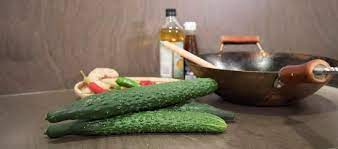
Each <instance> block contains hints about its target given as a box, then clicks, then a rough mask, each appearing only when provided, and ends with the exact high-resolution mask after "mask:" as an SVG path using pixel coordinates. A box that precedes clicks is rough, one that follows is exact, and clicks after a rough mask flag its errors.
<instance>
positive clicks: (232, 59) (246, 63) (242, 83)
mask: <svg viewBox="0 0 338 149" xmlns="http://www.w3.org/2000/svg"><path fill="white" fill-rule="evenodd" d="M253 43H255V44H258V46H259V47H261V46H260V45H259V37H257V36H252V37H248V36H246V37H242V36H241V37H233V36H231V37H223V38H222V46H221V49H223V45H225V44H253ZM199 56H200V57H201V58H202V59H204V60H206V61H208V62H210V63H212V64H214V65H215V66H216V67H217V68H216V69H215V68H208V67H202V66H200V65H197V64H195V63H191V62H190V63H189V67H190V68H191V70H192V71H193V73H194V74H195V75H196V76H197V77H208V78H213V79H215V80H216V81H217V82H218V84H219V88H218V90H217V91H216V93H217V94H218V95H220V96H221V97H223V98H224V99H225V100H227V101H230V102H233V103H239V104H246V105H255V106H281V105H288V104H290V103H293V102H296V101H298V100H300V99H302V98H304V97H306V96H309V95H311V94H313V93H314V92H316V91H317V90H318V89H320V88H321V87H322V86H323V85H325V84H326V83H328V82H329V81H330V79H331V78H332V74H330V73H328V72H329V71H326V73H324V71H321V70H323V69H322V68H331V67H330V66H338V61H337V60H334V59H331V58H327V57H320V56H313V55H309V54H299V53H268V52H267V51H262V50H259V51H258V50H257V51H250V52H247V51H241V52H240V51H236V52H223V51H220V52H219V53H216V54H203V55H199ZM333 69H334V68H333ZM317 70H318V71H317ZM321 72H322V73H321Z"/></svg>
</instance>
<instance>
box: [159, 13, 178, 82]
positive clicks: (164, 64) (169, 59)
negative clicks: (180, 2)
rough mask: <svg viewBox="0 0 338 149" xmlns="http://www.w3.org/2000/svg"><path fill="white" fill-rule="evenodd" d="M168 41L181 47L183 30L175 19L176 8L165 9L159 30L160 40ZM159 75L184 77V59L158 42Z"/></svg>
mask: <svg viewBox="0 0 338 149" xmlns="http://www.w3.org/2000/svg"><path fill="white" fill-rule="evenodd" d="M162 41H169V42H171V43H174V44H176V45H177V46H179V47H181V48H183V43H184V31H183V27H182V26H181V25H180V23H179V22H178V20H177V19H176V9H172V8H170V9H166V20H165V24H164V25H163V26H162V28H161V31H160V42H162ZM160 73H161V77H167V78H176V79H184V59H183V58H182V57H181V56H179V55H178V54H176V53H174V52H172V51H171V50H169V49H167V48H166V47H164V46H163V45H162V44H160Z"/></svg>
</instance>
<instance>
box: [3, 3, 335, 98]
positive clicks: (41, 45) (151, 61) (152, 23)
mask: <svg viewBox="0 0 338 149" xmlns="http://www.w3.org/2000/svg"><path fill="white" fill-rule="evenodd" d="M166 7H175V8H177V11H178V16H179V19H180V21H181V22H183V21H188V20H193V21H196V22H197V23H198V31H197V34H198V42H199V45H200V48H201V49H203V50H201V52H213V51H214V50H215V49H217V47H218V37H219V36H220V35H221V34H257V35H260V36H261V37H262V39H263V45H264V47H265V49H269V50H274V51H289V50H290V49H291V51H294V52H304V53H311V54H316V55H322V56H329V57H332V58H336V59H338V49H337V47H338V27H337V26H338V2H337V1H336V0H323V1H318V0H297V1H295V0H184V1H183V0H171V1H168V0H143V1H142V0H49V1H48V0H1V1H0V68H1V71H0V82H1V84H2V85H1V87H0V94H8V93H18V92H29V91H40V90H53V89H63V88H72V87H73V85H74V83H75V82H76V81H78V80H80V79H81V77H80V75H79V70H80V69H84V70H85V71H87V72H88V71H89V70H91V69H93V68H95V67H113V68H115V69H117V70H118V71H119V72H120V73H121V74H122V75H128V76H158V73H159V69H158V68H159V65H158V42H157V41H158V29H159V28H160V26H161V23H162V22H161V21H163V19H164V9H165V8H166ZM249 48H251V47H249ZM249 50H250V49H249Z"/></svg>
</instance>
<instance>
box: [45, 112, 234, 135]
mask: <svg viewBox="0 0 338 149" xmlns="http://www.w3.org/2000/svg"><path fill="white" fill-rule="evenodd" d="M227 127H228V126H227V124H226V123H225V122H224V120H223V119H221V118H219V117H217V116H215V115H212V114H209V113H201V112H190V111H185V112H181V111H146V112H139V113H133V114H126V115H120V116H116V117H112V118H108V119H102V120H95V121H75V122H74V121H73V122H69V123H62V124H54V125H50V126H49V127H48V128H47V131H46V132H45V134H46V135H47V136H48V137H50V138H58V137H62V136H65V135H113V134H130V133H181V132H185V133H196V132H198V133H222V132H224V130H225V129H226V128H227Z"/></svg>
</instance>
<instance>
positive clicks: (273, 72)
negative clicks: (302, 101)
mask: <svg viewBox="0 0 338 149" xmlns="http://www.w3.org/2000/svg"><path fill="white" fill-rule="evenodd" d="M223 53H257V51H226V52H222V53H203V54H198V56H199V57H201V56H208V55H218V54H223ZM268 53H269V54H292V55H299V56H309V57H312V58H318V59H320V58H325V59H329V60H330V61H335V62H336V63H338V60H336V59H334V58H330V57H326V56H315V55H312V54H305V53H298V52H268ZM201 58H202V57H201ZM202 59H203V58H202ZM204 60H205V59H204ZM189 63H191V64H192V65H196V66H197V67H203V66H199V65H198V64H196V63H193V62H189ZM286 66H287V65H286ZM331 67H338V66H331ZM203 68H206V69H211V70H218V71H231V72H244V73H264V74H266V73H269V74H278V72H279V70H278V71H252V70H230V69H219V68H208V67H203Z"/></svg>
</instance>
